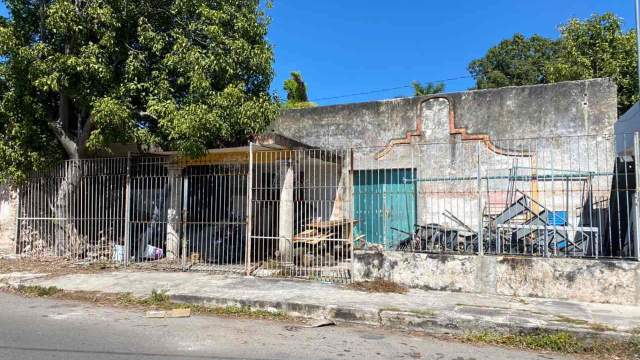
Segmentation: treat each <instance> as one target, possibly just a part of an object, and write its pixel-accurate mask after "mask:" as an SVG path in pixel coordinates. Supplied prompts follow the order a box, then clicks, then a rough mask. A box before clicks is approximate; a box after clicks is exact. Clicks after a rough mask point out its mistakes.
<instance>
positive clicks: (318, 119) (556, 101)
mask: <svg viewBox="0 0 640 360" xmlns="http://www.w3.org/2000/svg"><path fill="white" fill-rule="evenodd" d="M430 102H435V103H438V104H437V105H431V104H428V103H430ZM442 105H446V106H445V108H442ZM449 111H451V113H452V114H453V116H454V121H455V124H454V125H455V128H458V129H466V131H467V133H468V134H486V135H488V136H489V137H490V138H491V139H511V138H525V137H533V136H556V135H576V134H586V133H589V134H603V133H613V124H614V122H615V121H616V119H617V97H616V85H615V84H614V83H613V82H612V81H611V80H609V79H594V80H585V81H572V82H563V83H556V84H550V85H535V86H521V87H507V88H501V89H491V90H478V91H467V92H461V93H452V94H445V95H442V96H436V97H412V98H403V99H393V100H385V101H376V102H367V103H356V104H345V105H334V106H323V107H316V108H309V109H298V110H288V111H285V112H283V113H282V115H281V116H280V117H279V119H278V120H276V121H275V122H274V124H273V125H272V130H273V131H274V132H276V133H279V134H282V135H284V136H287V137H290V138H292V139H295V140H298V141H301V142H303V143H306V144H309V145H313V146H317V147H323V148H330V149H335V148H345V147H369V146H385V145H387V144H388V143H389V141H391V140H392V139H402V138H405V137H406V134H407V132H416V130H418V131H417V132H419V133H420V134H419V137H420V138H421V139H420V141H421V142H434V141H441V140H448V138H449V136H450V135H452V134H451V131H450V130H452V129H450V128H449ZM421 121H422V122H427V123H426V124H425V126H424V131H420V129H416V125H417V122H418V123H419V122H421Z"/></svg>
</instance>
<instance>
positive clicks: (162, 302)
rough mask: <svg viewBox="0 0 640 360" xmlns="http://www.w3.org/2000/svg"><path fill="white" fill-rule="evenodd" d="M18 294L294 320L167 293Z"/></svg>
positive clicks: (31, 290) (26, 289) (39, 289)
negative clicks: (177, 298)
mask: <svg viewBox="0 0 640 360" xmlns="http://www.w3.org/2000/svg"><path fill="white" fill-rule="evenodd" d="M13 291H14V292H15V293H18V294H21V295H24V296H29V297H47V298H53V299H59V300H74V301H82V302H91V303H94V304H99V305H105V306H116V307H121V308H134V309H141V310H172V309H191V312H192V313H193V314H200V315H215V316H230V317H238V318H251V319H269V320H294V318H292V317H290V316H288V315H286V314H285V313H284V312H281V311H267V310H262V309H254V308H251V307H249V306H241V307H240V306H211V307H210V306H204V305H196V304H187V303H177V302H173V301H171V297H170V296H169V295H168V294H167V292H166V291H164V290H155V289H154V290H152V291H151V294H150V295H149V296H147V297H145V298H138V297H135V296H133V295H132V294H131V293H117V294H113V293H100V292H93V291H63V290H62V289H59V288H56V287H55V286H50V287H43V286H39V285H33V286H24V285H20V286H18V287H17V288H14V289H13Z"/></svg>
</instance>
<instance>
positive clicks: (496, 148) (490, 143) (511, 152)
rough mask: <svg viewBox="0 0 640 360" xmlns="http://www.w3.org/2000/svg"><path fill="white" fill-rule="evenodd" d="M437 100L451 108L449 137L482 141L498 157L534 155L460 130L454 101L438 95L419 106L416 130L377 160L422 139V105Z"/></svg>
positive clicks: (391, 144)
mask: <svg viewBox="0 0 640 360" xmlns="http://www.w3.org/2000/svg"><path fill="white" fill-rule="evenodd" d="M435 99H444V100H446V101H447V104H448V106H449V135H460V138H461V140H462V141H482V142H483V143H484V145H485V146H486V147H487V149H488V150H489V151H491V152H494V153H496V154H498V155H503V156H516V157H530V156H531V155H532V154H531V153H529V152H528V151H524V150H510V149H503V148H501V147H499V146H496V145H495V144H494V143H493V141H492V140H491V136H490V135H488V134H469V132H468V131H467V129H466V128H458V127H456V123H455V113H454V110H453V108H454V106H452V105H453V99H452V98H450V97H449V96H443V95H436V96H431V97H429V98H427V99H425V100H423V101H421V102H420V103H419V104H418V111H417V113H418V118H417V121H416V129H415V130H413V131H409V132H407V133H406V134H405V137H404V138H397V139H391V140H390V141H389V142H388V143H387V145H386V146H385V148H384V149H382V150H380V151H379V152H377V153H376V154H375V159H381V158H383V157H384V156H385V155H387V154H388V153H389V152H391V150H393V148H394V147H395V146H396V145H407V144H411V139H412V138H413V137H420V136H422V135H423V129H422V122H423V113H422V105H423V104H424V103H426V102H428V101H431V100H435Z"/></svg>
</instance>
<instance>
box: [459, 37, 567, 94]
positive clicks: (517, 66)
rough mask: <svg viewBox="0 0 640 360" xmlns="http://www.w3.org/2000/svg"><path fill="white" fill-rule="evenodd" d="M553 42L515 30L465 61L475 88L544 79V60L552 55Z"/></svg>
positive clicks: (539, 81)
mask: <svg viewBox="0 0 640 360" xmlns="http://www.w3.org/2000/svg"><path fill="white" fill-rule="evenodd" d="M555 48H556V45H555V42H554V41H552V40H550V39H546V38H543V37H541V36H538V35H534V36H532V37H530V38H526V37H525V36H524V35H522V34H515V35H514V36H513V37H512V38H511V39H507V40H503V41H501V42H500V43H499V44H498V45H496V46H494V47H492V48H491V49H489V51H487V54H486V55H485V56H484V57H483V58H481V59H477V60H474V61H472V62H471V64H469V72H470V73H471V75H472V76H473V77H474V78H475V80H476V87H477V88H478V89H487V88H496V87H503V86H521V85H532V84H541V83H545V82H547V76H546V72H545V66H546V64H547V63H548V62H549V61H551V60H552V59H553V58H554V55H555Z"/></svg>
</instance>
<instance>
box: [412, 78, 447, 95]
mask: <svg viewBox="0 0 640 360" xmlns="http://www.w3.org/2000/svg"><path fill="white" fill-rule="evenodd" d="M411 85H413V93H414V96H428V95H433V94H440V93H443V92H444V83H431V82H430V83H427V84H426V85H422V84H421V83H420V82H418V81H414V82H413V83H412V84H411Z"/></svg>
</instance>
